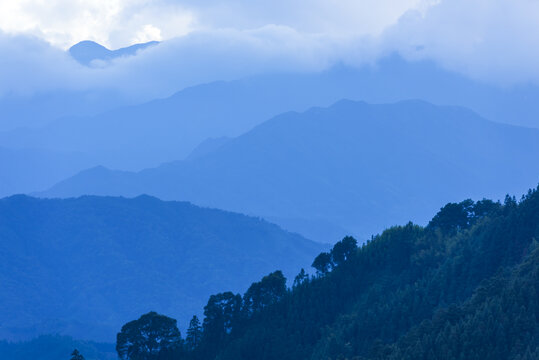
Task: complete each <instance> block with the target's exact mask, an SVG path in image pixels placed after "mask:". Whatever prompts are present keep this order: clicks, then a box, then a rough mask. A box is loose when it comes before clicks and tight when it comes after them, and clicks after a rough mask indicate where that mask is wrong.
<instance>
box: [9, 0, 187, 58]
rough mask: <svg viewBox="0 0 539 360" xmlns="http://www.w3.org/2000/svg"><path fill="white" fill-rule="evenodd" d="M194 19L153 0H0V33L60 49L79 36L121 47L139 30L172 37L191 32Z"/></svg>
mask: <svg viewBox="0 0 539 360" xmlns="http://www.w3.org/2000/svg"><path fill="white" fill-rule="evenodd" d="M194 21H195V19H194V15H193V14H192V13H191V12H190V11H188V10H186V9H185V8H183V7H181V6H179V5H177V4H173V3H166V2H163V1H155V0H47V1H42V0H5V1H2V2H0V31H3V32H4V33H8V34H31V35H34V36H36V37H39V38H42V39H44V40H45V41H47V42H49V43H51V44H53V45H54V46H57V47H60V48H63V49H66V48H68V47H69V46H71V45H73V44H75V43H77V42H79V41H81V40H93V41H96V42H99V43H101V44H104V45H106V46H109V47H121V46H126V45H131V44H132V43H133V42H134V41H137V40H138V36H140V34H145V38H147V39H149V40H160V39H159V38H157V37H159V36H160V33H159V32H158V31H155V29H159V30H160V31H162V32H164V33H165V34H166V37H167V38H172V37H176V36H181V35H185V34H187V33H188V32H189V31H191V27H192V26H194ZM149 29H153V31H151V32H148V31H149ZM152 35H154V37H152Z"/></svg>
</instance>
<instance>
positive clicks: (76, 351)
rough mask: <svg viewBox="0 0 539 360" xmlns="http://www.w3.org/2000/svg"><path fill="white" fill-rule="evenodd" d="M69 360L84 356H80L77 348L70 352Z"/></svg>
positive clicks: (82, 359)
mask: <svg viewBox="0 0 539 360" xmlns="http://www.w3.org/2000/svg"><path fill="white" fill-rule="evenodd" d="M71 360H84V356H82V354H81V353H80V352H79V350H77V349H75V350H73V352H72V353H71Z"/></svg>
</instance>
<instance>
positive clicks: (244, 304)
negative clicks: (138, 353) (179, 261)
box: [117, 190, 539, 360]
mask: <svg viewBox="0 0 539 360" xmlns="http://www.w3.org/2000/svg"><path fill="white" fill-rule="evenodd" d="M538 238H539V191H538V190H535V191H530V192H529V193H528V194H527V195H526V196H524V197H523V198H522V199H521V200H520V201H518V202H517V201H516V200H515V198H511V197H507V198H506V199H505V201H504V202H503V203H499V202H492V201H489V200H482V201H478V202H473V201H471V200H465V201H463V202H461V203H449V204H447V205H446V206H444V207H443V208H442V209H441V210H440V211H439V212H438V213H437V214H436V216H434V217H433V218H432V220H431V221H430V222H429V224H428V226H426V227H420V226H417V225H414V224H412V223H409V224H407V225H404V226H395V227H392V228H390V229H387V230H386V231H384V232H383V233H382V234H380V235H378V236H375V237H374V238H373V239H372V240H371V241H369V242H368V243H366V244H364V245H362V246H360V247H359V248H357V247H356V243H355V241H354V239H353V238H350V237H346V238H344V239H343V240H342V241H340V242H338V243H337V244H336V245H335V246H334V247H333V249H332V250H331V251H330V252H328V253H321V254H320V255H319V256H317V257H316V258H315V260H314V262H313V266H314V267H315V268H316V270H317V275H316V276H314V277H309V276H307V275H306V274H305V273H304V272H303V271H302V272H300V274H299V275H298V276H297V277H296V278H295V281H294V285H293V287H292V288H291V289H286V288H285V282H284V278H283V277H282V274H281V273H280V272H274V273H271V274H270V275H268V276H266V277H264V278H263V279H262V280H261V281H260V282H257V283H253V284H252V285H251V287H250V288H249V289H248V290H247V291H246V292H245V294H244V295H243V296H241V295H239V294H237V295H236V294H233V293H231V292H228V293H221V294H217V295H214V296H212V297H210V299H209V301H208V304H207V305H206V307H205V308H204V314H205V319H204V321H203V323H202V326H198V323H197V322H196V321H194V323H193V322H192V324H191V325H192V326H191V328H190V329H189V331H188V334H187V335H188V336H187V339H186V341H183V340H182V341H177V342H176V346H175V347H174V346H169V347H166V348H165V347H163V349H162V351H160V352H159V356H158V357H148V358H151V359H153V358H160V359H204V360H206V359H219V360H232V359H234V360H241V359H245V360H247V359H258V360H286V359H290V360H297V359H312V360H318V359H319V360H322V359H323V360H328V359H370V360H378V359H448V360H452V359H455V360H457V359H478V360H479V359H489V360H490V359H500V360H502V359H504V360H507V359H514V360H517V359H518V360H523V359H526V360H532V359H537V356H538V355H539V296H538V291H539V243H538V241H537V239H538ZM145 316H146V317H148V316H150V317H151V314H147V315H145ZM155 316H156V315H155ZM143 320H144V317H142V318H141V319H139V320H138V321H139V322H140V321H143ZM136 324H137V322H132V323H130V324H127V325H126V326H125V327H124V328H123V329H122V332H121V333H120V334H119V335H118V340H119V343H118V345H117V349H120V350H121V349H124V350H125V349H126V348H123V347H122V344H123V342H125V338H124V337H125V336H126V331H127V330H128V329H129V328H130V326H131V327H133V326H134V325H136ZM193 334H195V335H196V336H193ZM193 339H195V340H193ZM131 350H132V349H131ZM120 355H122V357H123V358H125V359H134V357H130V355H129V353H127V352H124V353H121V354H120Z"/></svg>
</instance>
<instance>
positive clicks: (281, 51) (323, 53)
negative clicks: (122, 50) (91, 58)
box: [0, 0, 539, 101]
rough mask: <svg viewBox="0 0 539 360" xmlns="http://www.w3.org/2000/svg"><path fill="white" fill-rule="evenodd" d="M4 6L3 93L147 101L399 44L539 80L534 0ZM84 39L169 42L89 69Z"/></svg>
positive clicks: (487, 73)
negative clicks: (77, 48)
mask: <svg viewBox="0 0 539 360" xmlns="http://www.w3.org/2000/svg"><path fill="white" fill-rule="evenodd" d="M60 8H62V11H60V10H58V9H60ZM5 11H11V12H12V13H11V15H12V18H11V17H10V16H7V15H5ZM0 14H3V15H0V24H1V25H0V27H1V28H2V29H3V34H2V33H0V51H1V52H2V57H1V58H0V64H1V66H2V67H1V68H0V95H2V94H6V93H10V92H11V93H12V92H15V93H32V92H35V91H45V90H51V89H68V90H71V89H74V90H92V89H108V90H110V89H112V90H114V91H117V92H118V93H121V94H122V95H124V96H126V97H129V98H131V99H134V100H136V101H144V100H149V99H152V98H155V97H164V96H168V95H170V94H172V93H173V92H175V91H178V90H180V89H182V88H184V87H186V86H190V85H194V84H199V83H204V82H210V81H214V80H231V79H235V78H240V77H245V76H249V75H254V74H259V73H268V72H287V71H288V72H309V71H320V70H323V69H327V68H328V67H330V66H332V65H334V64H337V63H345V64H348V65H353V66H361V65H362V64H364V63H366V62H369V63H372V62H374V61H375V60H376V59H377V58H379V57H380V56H383V55H385V54H388V53H390V52H393V51H398V52H400V53H401V54H403V55H404V56H405V57H407V58H409V59H411V60H414V59H434V60H435V61H437V62H438V63H439V64H441V65H442V66H445V67H447V68H449V69H452V70H455V71H459V72H462V73H465V74H468V75H470V76H473V77H477V78H480V79H483V80H485V81H490V82H497V83H502V84H514V83H519V82H535V83H539V68H538V67H537V66H536V64H537V63H538V62H539V37H537V36H535V34H536V33H538V32H539V23H538V22H537V21H536V19H537V18H539V2H537V1H532V0H511V1H509V0H488V1H487V0H466V1H464V0H444V1H437V0H430V1H429V0H422V1H414V0H402V1H393V0H391V1H390V0H376V1H375V0H363V1H357V0H353V1H351V0H350V1H348V0H340V1H328V0H288V1H285V0H274V1H273V2H258V1H247V0H230V1H227V2H226V3H224V2H222V1H217V0H197V1H195V0H183V1H173V0H153V1H151V0H133V1H127V0H107V1H105V0H86V1H82V0H50V1H47V2H42V1H39V2H36V1H34V0H17V1H7V2H6V1H5V2H2V3H1V5H0ZM4 20H6V21H4ZM17 24H18V25H17ZM83 38H89V39H94V40H97V41H99V42H101V43H104V44H119V45H128V44H130V43H132V42H141V41H148V40H160V39H163V40H165V41H163V42H162V43H161V44H160V45H158V46H155V47H152V48H149V49H147V50H145V51H143V52H141V53H140V54H139V55H137V56H136V57H130V58H120V59H116V60H114V61H113V62H112V63H110V64H108V65H106V66H99V67H96V68H92V69H90V68H87V67H83V66H80V65H79V64H77V63H76V62H74V61H73V60H72V59H71V58H70V57H69V56H68V55H67V54H66V52H65V51H64V50H63V47H65V46H64V45H65V44H67V43H68V41H74V40H75V39H76V40H77V41H78V40H81V39H83ZM50 44H52V45H50ZM59 44H64V45H62V46H59Z"/></svg>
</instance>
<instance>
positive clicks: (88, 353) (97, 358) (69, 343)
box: [0, 335, 118, 360]
mask: <svg viewBox="0 0 539 360" xmlns="http://www.w3.org/2000/svg"><path fill="white" fill-rule="evenodd" d="M74 349H77V350H79V351H80V353H81V354H82V355H83V356H84V358H85V359H86V360H117V359H118V356H117V354H116V350H115V349H114V345H113V344H100V343H95V342H91V341H78V340H74V339H72V338H71V337H69V336H59V335H43V336H40V337H38V338H35V339H32V340H30V341H24V342H7V341H0V358H1V359H7V360H28V359H35V360H64V359H70V358H71V353H72V352H73V350H74Z"/></svg>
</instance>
